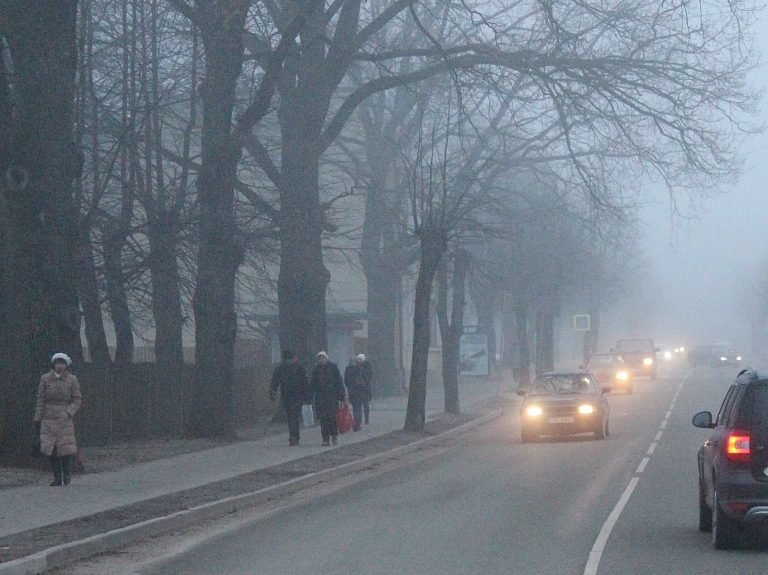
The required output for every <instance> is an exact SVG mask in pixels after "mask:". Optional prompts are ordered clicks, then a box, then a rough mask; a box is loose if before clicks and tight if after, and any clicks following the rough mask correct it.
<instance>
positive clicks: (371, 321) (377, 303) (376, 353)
mask: <svg viewBox="0 0 768 575" xmlns="http://www.w3.org/2000/svg"><path fill="white" fill-rule="evenodd" d="M366 278H367V280H368V353H367V356H366V357H367V358H368V359H369V361H370V362H371V365H372V366H373V390H374V395H375V396H377V397H388V396H392V395H397V394H398V393H401V389H402V383H401V381H400V369H399V367H400V363H399V361H398V356H397V354H396V351H397V350H396V345H397V344H398V342H399V341H400V335H399V334H398V332H397V327H398V323H397V319H398V318H397V314H398V312H399V309H400V308H399V306H398V300H399V298H400V289H399V283H400V281H401V276H400V274H385V273H381V274H379V273H374V272H372V273H366Z"/></svg>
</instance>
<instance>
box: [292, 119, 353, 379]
mask: <svg viewBox="0 0 768 575" xmlns="http://www.w3.org/2000/svg"><path fill="white" fill-rule="evenodd" d="M284 122H285V123H284V128H283V138H284V139H283V170H282V173H283V185H282V187H281V194H280V205H281V216H280V218H281V219H280V273H279V277H278V292H277V294H278V304H279V310H280V346H281V347H282V348H283V349H286V348H290V349H292V350H294V351H295V352H296V353H297V355H298V357H299V359H300V360H301V362H302V363H303V364H305V365H312V364H313V363H314V358H315V355H316V354H317V352H319V351H322V350H326V348H327V347H328V336H327V331H326V309H325V294H326V289H327V287H328V284H329V282H330V280H331V274H330V272H329V271H328V270H327V269H326V267H325V265H324V264H323V250H322V237H321V233H322V219H323V214H322V212H321V208H320V194H319V183H318V168H319V159H318V157H317V154H316V152H315V150H314V149H313V147H314V146H313V144H312V142H313V139H312V137H311V136H310V135H309V134H306V133H305V132H302V130H301V129H300V126H299V125H297V124H296V123H295V122H296V119H293V118H292V119H288V118H284ZM299 122H301V120H300V119H299ZM331 359H332V360H333V361H337V362H338V361H340V358H331Z"/></svg>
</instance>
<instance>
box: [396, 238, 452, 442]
mask: <svg viewBox="0 0 768 575" xmlns="http://www.w3.org/2000/svg"><path fill="white" fill-rule="evenodd" d="M419 245H420V246H421V259H420V260H419V275H418V277H417V279H416V294H415V300H414V311H413V354H412V356H411V379H410V384H409V389H408V406H407V408H406V412H405V427H404V429H405V430H406V431H418V430H420V429H423V428H424V423H425V420H426V400H427V368H428V365H427V362H428V359H429V342H430V321H429V313H430V299H431V296H432V281H433V280H434V278H435V273H436V272H437V267H438V265H439V264H440V258H441V257H442V255H443V253H444V252H445V249H446V246H447V240H446V235H445V233H444V232H443V231H442V230H429V229H427V230H422V231H421V233H420V234H419Z"/></svg>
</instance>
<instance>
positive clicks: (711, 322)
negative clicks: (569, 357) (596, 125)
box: [601, 12, 768, 364]
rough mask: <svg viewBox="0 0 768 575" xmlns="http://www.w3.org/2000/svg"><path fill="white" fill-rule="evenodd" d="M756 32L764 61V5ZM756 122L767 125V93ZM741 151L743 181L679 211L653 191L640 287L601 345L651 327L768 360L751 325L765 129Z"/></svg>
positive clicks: (760, 257)
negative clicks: (643, 278) (677, 213)
mask: <svg viewBox="0 0 768 575" xmlns="http://www.w3.org/2000/svg"><path fill="white" fill-rule="evenodd" d="M755 32H756V34H755V39H756V44H757V47H758V49H759V50H760V51H761V52H762V54H763V56H762V58H761V59H762V60H763V61H765V60H766V57H768V56H767V55H768V14H766V13H765V12H764V13H763V14H762V15H761V19H760V21H759V22H758V23H757V26H756V30H755ZM753 82H754V83H755V86H756V87H757V88H759V89H761V90H765V89H766V88H767V87H768V66H766V65H765V64H763V65H762V66H761V67H760V68H759V69H758V70H757V71H756V73H755V74H754V75H753ZM758 122H762V123H766V124H768V104H767V103H766V101H765V97H764V98H763V101H762V102H761V108H760V115H759V118H758ZM742 153H743V155H744V158H745V173H744V175H743V177H742V178H741V180H740V182H739V183H738V184H736V185H735V186H732V187H728V188H723V189H721V190H720V193H719V194H716V195H712V196H708V197H700V198H699V201H698V205H697V206H691V205H688V204H687V202H686V201H683V202H681V203H680V204H679V205H678V208H679V209H680V210H681V212H682V217H681V216H675V217H672V216H671V215H670V214H671V204H670V202H669V197H668V194H667V193H666V192H665V191H663V190H656V191H652V192H651V197H650V198H649V202H648V204H647V205H646V206H645V207H644V209H643V211H642V219H643V229H644V239H643V243H642V247H643V251H644V254H645V256H646V257H647V259H648V265H649V269H648V274H647V278H646V279H647V281H646V283H645V285H643V286H640V287H639V293H638V294H635V297H634V298H633V303H632V304H630V305H629V307H630V310H629V311H628V310H627V309H626V308H621V309H617V310H615V312H614V313H613V314H612V315H611V316H610V317H608V318H606V319H607V321H606V328H605V329H604V330H603V336H601V342H602V345H601V347H605V346H608V345H610V342H612V341H615V339H616V338H617V337H622V336H626V335H644V334H641V333H632V332H642V331H649V332H650V333H648V334H647V337H653V338H654V340H655V341H657V342H663V343H665V344H669V345H685V346H686V347H688V348H689V349H690V348H691V347H693V346H695V345H698V344H706V343H712V342H714V341H723V340H727V341H731V342H733V343H734V344H735V345H736V346H737V347H738V348H739V350H741V351H742V353H745V354H746V355H747V359H748V361H750V362H753V363H754V362H757V363H760V364H767V362H768V349H766V347H768V346H767V345H766V344H765V338H764V337H762V338H761V337H753V336H752V335H751V329H752V325H751V324H752V323H753V321H752V320H753V319H754V318H755V313H754V298H756V297H757V295H756V289H757V286H758V285H759V284H760V281H761V280H760V277H759V274H760V268H761V266H762V265H763V264H764V262H766V261H768V197H767V196H766V193H765V189H766V183H767V182H768V162H766V161H765V160H766V154H768V135H766V134H760V135H758V136H755V137H752V138H750V140H749V142H747V144H746V145H745V146H744V148H743V150H742ZM763 281H766V280H763ZM632 312H634V313H632ZM644 312H647V313H644Z"/></svg>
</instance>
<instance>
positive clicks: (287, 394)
mask: <svg viewBox="0 0 768 575" xmlns="http://www.w3.org/2000/svg"><path fill="white" fill-rule="evenodd" d="M278 389H279V390H280V400H281V401H282V403H283V406H284V407H290V406H292V405H293V406H295V405H301V404H302V403H309V402H310V401H312V392H311V390H310V389H309V381H308V380H307V372H306V371H305V370H304V367H303V366H302V365H301V364H299V363H292V364H286V363H281V364H280V365H278V366H277V367H276V368H275V371H274V372H273V373H272V382H271V383H270V384H269V393H270V394H273V395H274V394H275V393H277V390H278Z"/></svg>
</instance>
